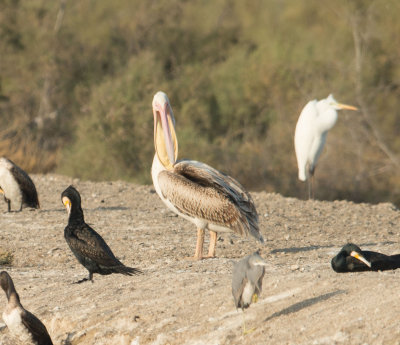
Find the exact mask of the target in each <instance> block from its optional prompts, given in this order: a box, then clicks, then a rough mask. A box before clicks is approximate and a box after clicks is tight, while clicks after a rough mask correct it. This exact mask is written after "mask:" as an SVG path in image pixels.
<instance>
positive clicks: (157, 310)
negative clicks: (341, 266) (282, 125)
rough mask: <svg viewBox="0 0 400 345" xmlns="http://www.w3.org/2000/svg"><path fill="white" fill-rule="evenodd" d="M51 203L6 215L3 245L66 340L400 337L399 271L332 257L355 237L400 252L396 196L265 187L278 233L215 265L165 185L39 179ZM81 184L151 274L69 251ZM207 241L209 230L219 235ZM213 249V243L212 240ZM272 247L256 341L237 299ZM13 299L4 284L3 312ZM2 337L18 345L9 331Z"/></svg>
mask: <svg viewBox="0 0 400 345" xmlns="http://www.w3.org/2000/svg"><path fill="white" fill-rule="evenodd" d="M32 179H33V180H34V182H35V184H36V186H37V189H38V192H39V198H40V202H41V206H42V208H41V209H40V210H28V209H25V210H23V211H22V212H20V213H5V211H6V209H7V208H6V204H5V203H4V204H3V203H0V212H1V214H0V240H1V242H0V243H1V246H0V248H1V249H2V250H9V251H12V252H13V253H14V262H13V265H12V267H2V269H6V270H7V271H8V272H9V273H10V275H11V276H12V278H13V279H14V283H15V285H16V288H17V291H18V292H19V294H20V297H21V302H22V304H23V305H24V306H25V308H27V309H28V310H30V311H31V312H33V313H34V314H35V315H36V316H38V317H39V318H40V319H41V320H42V321H43V323H44V324H45V325H46V327H47V329H48V331H49V333H50V335H51V337H52V339H53V341H54V343H55V344H65V345H67V344H70V345H71V344H73V345H76V344H82V345H84V344H97V345H101V344H122V345H139V344H140V345H142V344H154V345H163V344H193V345H194V344H198V345H200V344H210V345H213V344H215V345H216V344H400V325H399V323H398V317H399V315H400V298H399V291H400V270H399V271H387V272H365V273H354V274H353V273H351V274H337V273H335V272H334V271H333V270H332V269H331V267H330V260H331V258H332V257H333V256H334V255H335V254H336V253H337V251H338V250H339V249H340V247H341V246H342V245H343V244H345V243H346V242H348V241H352V242H354V243H357V244H359V245H360V246H361V247H362V248H363V249H371V250H377V251H381V252H384V253H387V254H394V253H400V248H399V245H398V224H399V223H400V213H399V211H398V210H396V208H395V207H394V206H393V205H391V204H379V205H369V204H354V203H350V202H346V201H340V202H321V201H301V200H297V199H293V198H284V197H282V196H280V195H277V194H267V193H253V194H252V195H253V197H254V200H255V202H256V205H257V209H258V212H259V215H260V228H261V231H262V233H263V235H264V238H265V239H266V244H265V246H262V247H260V246H259V245H258V244H257V243H256V242H255V241H254V240H253V239H251V238H248V239H246V238H240V237H238V236H236V235H234V234H230V233H225V234H220V235H219V240H218V246H217V256H218V258H216V259H208V260H203V261H200V262H193V261H189V260H185V259H184V258H185V257H187V256H190V255H193V254H194V247H195V241H196V229H195V227H194V226H193V225H192V224H191V223H189V222H187V221H185V220H183V219H181V218H179V217H177V216H175V215H174V214H172V213H171V212H169V211H168V210H167V209H166V208H165V207H164V205H163V204H162V202H161V201H160V200H159V198H158V196H157V195H156V194H155V192H154V189H153V187H152V186H137V185H133V184H129V183H126V182H103V183H93V182H81V181H78V180H73V179H71V178H68V177H63V176H58V175H46V176H42V175H33V176H32ZM69 184H74V185H75V186H76V187H77V189H78V190H79V191H80V193H81V196H82V206H83V210H84V213H85V219H86V222H87V223H89V224H90V225H92V227H93V228H94V229H95V230H96V231H97V232H99V233H100V234H101V235H102V236H103V238H104V239H105V240H106V242H107V243H108V244H109V246H110V247H111V249H112V250H113V252H114V253H115V255H116V256H117V257H118V258H119V259H120V260H121V261H122V262H123V263H125V264H126V265H128V266H132V267H138V268H140V269H142V270H143V271H144V274H143V275H141V276H133V277H128V276H123V275H118V274H113V275H110V276H100V275H97V274H96V275H95V276H94V283H93V284H92V283H90V282H88V283H84V284H80V285H76V284H71V283H72V282H74V281H76V280H79V279H80V278H82V277H84V276H86V275H87V271H86V270H85V269H84V267H82V266H81V265H80V264H79V263H78V262H77V261H76V259H75V257H74V256H73V254H72V252H71V251H70V250H69V248H68V246H67V244H66V242H65V240H64V237H63V230H64V227H65V225H66V223H67V214H66V211H65V209H64V208H63V206H62V204H61V201H60V194H61V192H62V191H63V190H64V189H65V188H66V187H67V186H68V185H69ZM206 241H207V243H206V244H205V246H207V245H208V234H207V237H206ZM205 248H207V247H205ZM258 248H261V254H262V256H263V257H264V258H265V259H266V260H267V262H268V266H267V267H266V274H265V277H264V281H263V284H264V286H263V287H264V289H263V293H262V295H261V297H260V299H259V301H258V303H256V304H253V305H251V307H250V308H249V309H248V310H247V311H246V312H245V319H246V325H247V327H248V328H252V327H254V328H255V330H254V331H253V332H252V333H250V334H248V335H245V336H243V334H242V317H243V315H242V312H241V311H236V309H235V307H234V304H233V299H232V295H231V274H232V261H236V260H238V259H240V258H241V257H243V256H245V255H247V254H249V253H252V252H253V251H255V250H256V249H258ZM5 305H6V297H5V294H3V293H2V291H1V290H0V312H2V309H3V308H4V306H5ZM0 344H4V345H8V344H14V342H13V340H12V338H11V336H10V334H9V332H8V330H7V328H3V329H2V330H1V331H0Z"/></svg>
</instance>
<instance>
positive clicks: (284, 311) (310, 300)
mask: <svg viewBox="0 0 400 345" xmlns="http://www.w3.org/2000/svg"><path fill="white" fill-rule="evenodd" d="M345 292H346V290H336V291H332V292H328V293H326V294H323V295H320V296H317V297H313V298H308V299H305V300H304V301H301V302H297V303H295V304H292V305H291V306H290V307H287V308H285V309H282V310H281V311H277V312H275V313H273V314H272V315H270V316H268V317H267V318H266V319H265V320H264V322H266V321H269V320H272V319H274V318H276V317H279V316H282V315H288V314H292V313H297V312H298V311H300V310H302V309H305V308H308V307H311V306H312V305H314V304H317V303H320V302H323V301H326V300H328V299H329V298H332V297H334V296H336V295H340V294H342V293H345Z"/></svg>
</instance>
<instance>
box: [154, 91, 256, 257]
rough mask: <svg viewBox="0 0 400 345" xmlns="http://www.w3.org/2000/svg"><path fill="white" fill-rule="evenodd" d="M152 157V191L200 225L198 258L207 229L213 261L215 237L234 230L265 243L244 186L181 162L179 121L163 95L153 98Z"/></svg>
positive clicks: (194, 163)
mask: <svg viewBox="0 0 400 345" xmlns="http://www.w3.org/2000/svg"><path fill="white" fill-rule="evenodd" d="M153 115H154V146H155V150H156V153H155V155H154V160H153V165H152V169H151V174H152V178H153V184H154V188H155V190H156V192H157V194H158V195H159V197H160V198H161V200H162V201H163V202H164V203H165V205H166V206H167V207H168V208H169V209H170V210H171V211H173V212H175V213H177V214H178V215H179V216H181V217H183V218H185V219H187V220H189V221H191V222H192V223H194V224H195V225H196V226H197V229H198V232H197V245H196V253H195V256H194V257H195V258H196V259H201V258H202V247H203V241H204V230H206V229H207V230H209V231H210V236H211V240H210V246H209V253H208V256H209V257H214V256H215V245H216V241H217V232H219V231H234V232H236V233H237V234H239V235H248V234H250V235H252V236H253V237H255V238H256V239H257V240H258V241H260V242H263V237H262V235H261V233H260V230H259V227H258V215H257V211H256V208H255V205H254V202H253V199H252V198H251V196H250V194H249V193H248V192H247V191H246V190H245V189H244V188H243V186H242V185H241V184H240V183H239V182H237V181H236V180H234V179H233V178H231V177H230V176H228V175H225V174H223V173H221V172H219V171H217V170H216V169H214V168H212V167H210V166H209V165H207V164H204V163H201V162H197V161H193V160H181V161H177V157H178V141H177V138H176V133H175V119H174V116H173V112H172V108H171V105H170V103H169V99H168V97H167V95H166V94H165V93H164V92H157V93H156V94H155V96H154V98H153Z"/></svg>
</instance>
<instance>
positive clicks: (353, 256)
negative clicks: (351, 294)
mask: <svg viewBox="0 0 400 345" xmlns="http://www.w3.org/2000/svg"><path fill="white" fill-rule="evenodd" d="M331 265H332V268H333V270H334V271H336V272H338V273H345V272H363V271H385V270H395V269H397V268H400V254H397V255H385V254H382V253H378V252H371V251H368V250H361V248H360V247H358V246H357V245H355V244H353V243H348V244H346V245H345V246H344V247H343V248H342V249H341V250H340V252H339V253H338V254H337V255H336V256H335V257H334V258H333V259H332V261H331Z"/></svg>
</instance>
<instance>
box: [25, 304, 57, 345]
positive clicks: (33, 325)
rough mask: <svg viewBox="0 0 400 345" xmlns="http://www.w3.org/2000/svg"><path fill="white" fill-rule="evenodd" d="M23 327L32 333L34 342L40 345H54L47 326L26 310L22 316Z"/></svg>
mask: <svg viewBox="0 0 400 345" xmlns="http://www.w3.org/2000/svg"><path fill="white" fill-rule="evenodd" d="M21 320H22V323H23V325H24V326H25V327H26V328H27V329H28V330H29V331H30V332H31V333H32V336H33V340H34V341H35V342H36V343H37V344H40V345H53V342H52V341H51V338H50V335H49V333H48V332H47V329H46V326H45V325H44V324H43V323H42V321H40V320H39V319H38V318H37V317H36V316H35V315H33V314H32V313H31V312H29V311H27V310H24V311H23V312H22V315H21Z"/></svg>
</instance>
